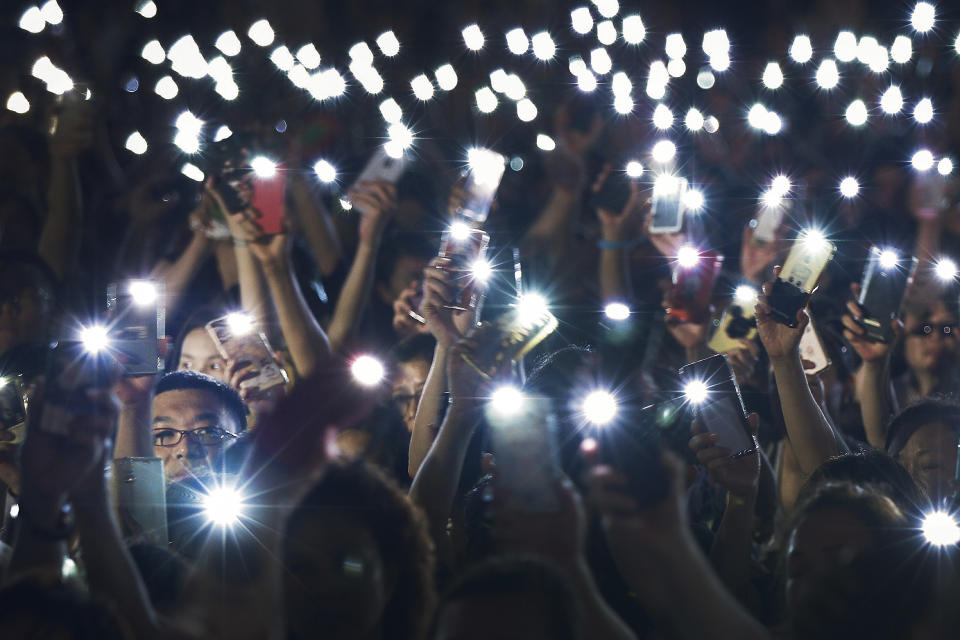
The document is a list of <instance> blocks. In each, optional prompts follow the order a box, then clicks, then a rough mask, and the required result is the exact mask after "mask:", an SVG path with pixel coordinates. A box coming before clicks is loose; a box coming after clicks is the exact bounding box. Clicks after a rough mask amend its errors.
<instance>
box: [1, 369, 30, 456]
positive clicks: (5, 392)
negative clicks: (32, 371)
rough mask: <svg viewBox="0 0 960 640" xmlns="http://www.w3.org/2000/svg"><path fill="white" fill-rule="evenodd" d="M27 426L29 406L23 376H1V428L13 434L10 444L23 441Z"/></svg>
mask: <svg viewBox="0 0 960 640" xmlns="http://www.w3.org/2000/svg"><path fill="white" fill-rule="evenodd" d="M26 426H27V406H26V403H25V402H24V390H23V376H21V375H19V374H9V375H5V376H3V377H0V429H3V430H4V431H7V432H9V433H12V434H13V440H12V441H10V442H9V443H8V444H20V443H21V442H23V438H24V435H25V434H26Z"/></svg>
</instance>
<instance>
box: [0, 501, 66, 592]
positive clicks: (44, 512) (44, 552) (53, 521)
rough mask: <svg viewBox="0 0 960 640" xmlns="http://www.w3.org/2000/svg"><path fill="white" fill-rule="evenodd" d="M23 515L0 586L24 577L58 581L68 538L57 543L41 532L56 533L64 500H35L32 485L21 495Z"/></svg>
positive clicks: (19, 519) (21, 515)
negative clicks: (44, 577)
mask: <svg viewBox="0 0 960 640" xmlns="http://www.w3.org/2000/svg"><path fill="white" fill-rule="evenodd" d="M19 505H20V515H19V518H18V524H17V533H16V537H15V538H14V540H13V553H12V555H11V556H10V563H9V564H8V565H7V568H6V572H5V573H4V574H3V580H2V581H0V584H9V583H10V582H13V581H14V580H15V579H17V578H18V577H19V576H22V575H24V574H42V575H45V576H52V577H54V578H58V579H59V576H61V574H62V567H63V559H64V557H66V554H67V544H66V542H67V541H66V539H64V540H55V539H51V538H50V537H49V536H47V535H44V533H42V532H51V531H56V530H57V528H58V526H59V522H60V513H61V509H62V501H59V500H48V499H40V498H35V497H34V496H33V495H32V492H31V490H30V487H29V486H25V487H24V488H23V492H22V493H21V494H20V500H19Z"/></svg>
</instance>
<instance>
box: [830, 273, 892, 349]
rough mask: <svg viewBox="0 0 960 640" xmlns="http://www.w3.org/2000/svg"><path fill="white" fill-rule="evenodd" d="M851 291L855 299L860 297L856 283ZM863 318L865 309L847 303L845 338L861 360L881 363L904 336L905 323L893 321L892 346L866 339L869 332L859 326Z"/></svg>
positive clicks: (844, 324) (844, 318) (854, 302)
mask: <svg viewBox="0 0 960 640" xmlns="http://www.w3.org/2000/svg"><path fill="white" fill-rule="evenodd" d="M850 290H851V291H852V292H853V295H854V298H859V297H860V285H859V284H857V283H856V282H854V283H851V284H850ZM862 318H863V309H861V308H860V305H859V304H857V302H856V300H850V301H849V302H847V312H846V313H845V314H843V337H844V339H846V341H847V342H848V343H850V346H851V347H853V350H854V351H856V352H857V355H858V356H860V359H861V360H863V362H865V363H879V362H883V360H884V359H885V358H886V357H887V355H888V354H889V353H890V351H891V349H893V347H894V345H895V344H896V342H897V341H899V340H900V339H901V338H902V337H903V335H904V328H903V322H902V321H901V320H900V319H899V318H894V319H893V320H891V326H892V327H893V333H894V341H893V342H891V343H890V344H885V343H883V342H873V341H872V340H867V339H866V338H864V336H865V335H866V333H867V331H866V329H864V328H863V327H861V326H860V325H859V324H857V320H860V319H862Z"/></svg>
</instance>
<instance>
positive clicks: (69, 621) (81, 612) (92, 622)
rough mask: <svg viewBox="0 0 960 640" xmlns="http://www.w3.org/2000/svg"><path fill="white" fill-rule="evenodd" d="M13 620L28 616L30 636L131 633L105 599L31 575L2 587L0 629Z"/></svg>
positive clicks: (108, 639)
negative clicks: (32, 577)
mask: <svg viewBox="0 0 960 640" xmlns="http://www.w3.org/2000/svg"><path fill="white" fill-rule="evenodd" d="M11 620H29V621H30V623H32V626H31V627H29V629H27V631H28V634H29V635H28V637H36V638H46V637H49V636H51V635H53V634H55V633H57V632H61V633H63V632H65V633H67V634H69V635H68V636H67V637H69V638H72V639H73V640H125V639H128V638H132V637H133V636H132V634H131V633H130V632H129V630H128V629H126V627H125V626H124V623H123V621H122V619H121V618H120V617H119V616H118V615H117V613H116V612H115V611H114V610H113V609H112V608H111V607H110V606H109V605H108V604H107V603H105V602H101V601H99V600H95V599H92V598H88V597H86V596H84V595H83V594H81V593H80V592H78V591H77V590H75V589H72V588H70V587H67V586H66V585H53V586H51V585H41V584H37V583H36V582H33V581H31V580H30V579H28V578H25V579H21V580H19V581H17V582H14V583H13V584H8V585H6V586H5V587H4V588H3V589H0V629H7V630H9V624H10V621H11Z"/></svg>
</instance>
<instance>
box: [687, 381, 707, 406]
mask: <svg viewBox="0 0 960 640" xmlns="http://www.w3.org/2000/svg"><path fill="white" fill-rule="evenodd" d="M683 395H684V397H686V399H687V402H689V403H690V404H703V403H704V402H705V401H706V399H707V396H709V395H710V389H709V388H708V387H707V383H706V382H704V381H703V380H690V381H689V382H687V383H686V384H684V385H683Z"/></svg>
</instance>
